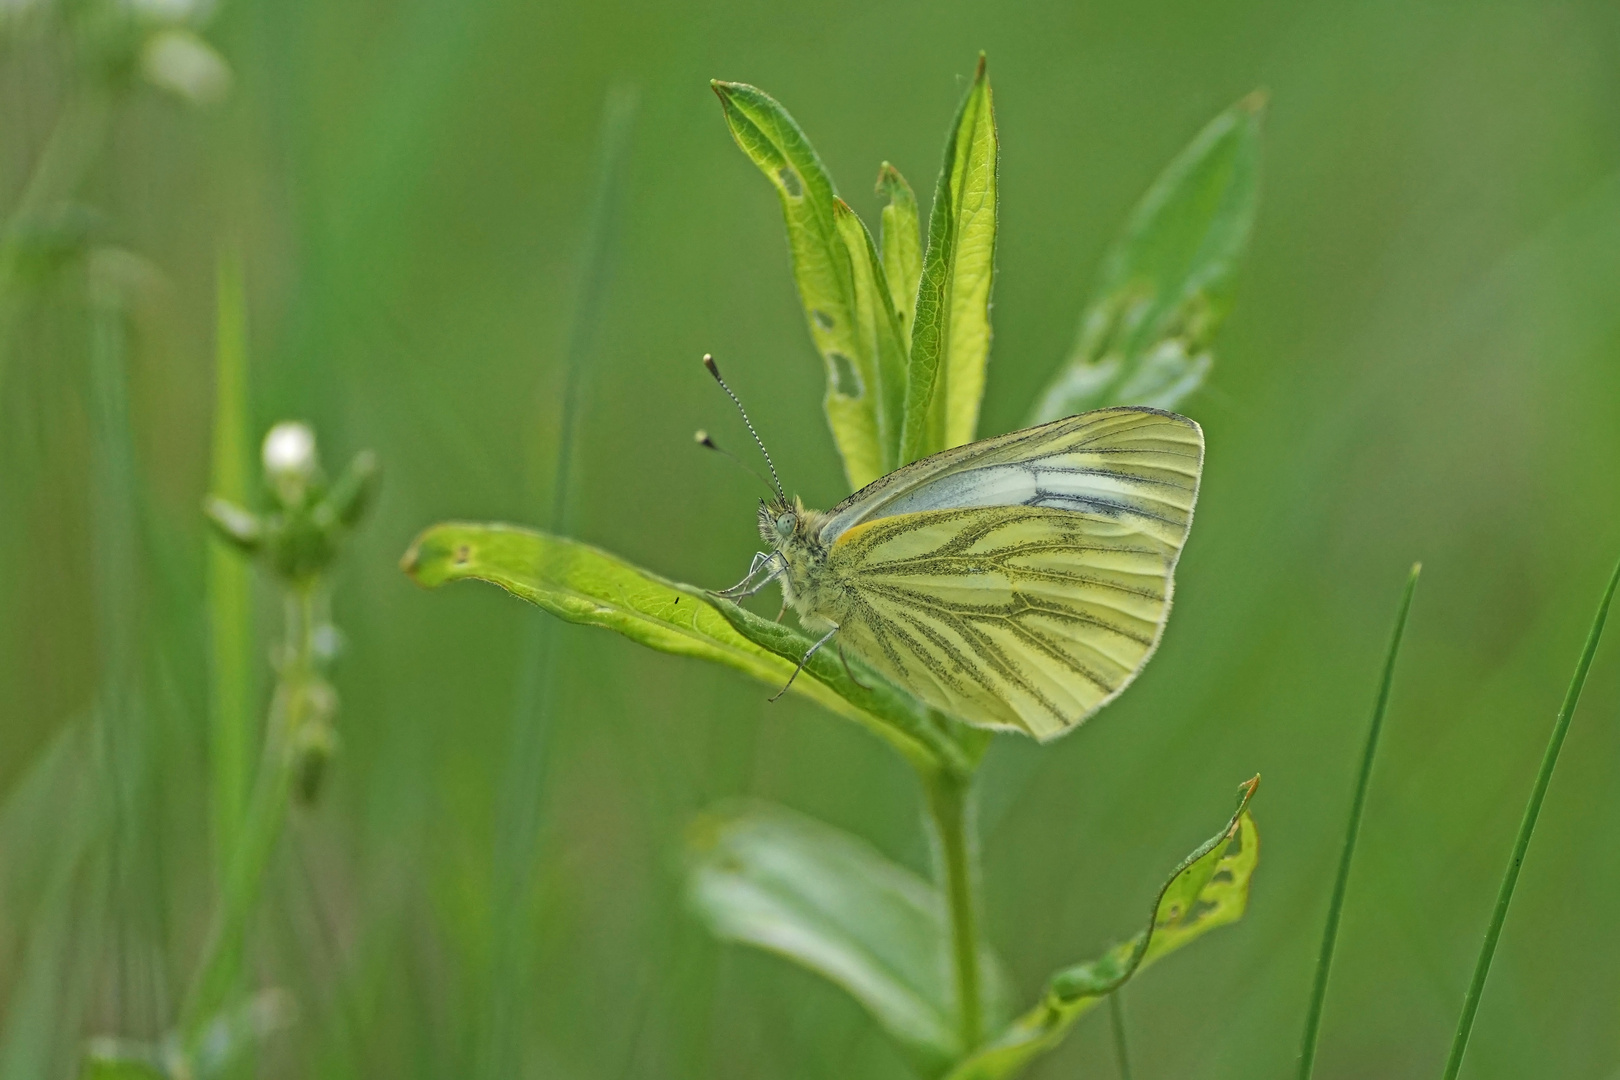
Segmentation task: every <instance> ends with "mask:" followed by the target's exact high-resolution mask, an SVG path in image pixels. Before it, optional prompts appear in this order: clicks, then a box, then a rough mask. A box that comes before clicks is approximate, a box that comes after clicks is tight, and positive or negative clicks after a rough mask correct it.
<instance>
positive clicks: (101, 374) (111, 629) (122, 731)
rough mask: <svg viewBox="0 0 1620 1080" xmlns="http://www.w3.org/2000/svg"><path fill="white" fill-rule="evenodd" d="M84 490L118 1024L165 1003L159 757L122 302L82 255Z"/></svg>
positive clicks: (136, 1022) (108, 278) (132, 1022)
mask: <svg viewBox="0 0 1620 1080" xmlns="http://www.w3.org/2000/svg"><path fill="white" fill-rule="evenodd" d="M86 278H87V282H86V283H87V286H88V301H89V312H88V314H89V323H90V325H89V332H90V340H89V349H90V391H91V393H90V397H91V402H92V408H91V414H90V415H91V423H90V429H91V453H92V469H91V495H92V502H91V505H92V510H93V517H92V523H93V528H92V543H91V550H92V556H93V560H94V571H93V579H92V580H93V581H94V585H95V607H96V630H97V634H96V637H97V643H98V646H99V648H98V653H99V655H98V657H97V660H98V666H99V671H98V676H97V678H98V688H97V696H98V703H97V707H96V716H97V721H98V724H97V727H98V731H99V734H100V747H99V753H100V759H99V762H98V765H99V768H100V771H101V773H102V778H103V782H104V787H103V790H102V792H101V798H102V800H103V807H102V809H103V812H104V813H105V814H106V815H107V827H106V833H105V836H106V840H107V843H108V845H109V848H108V853H107V859H106V863H105V867H104V869H105V873H104V876H103V881H102V884H101V887H102V889H103V890H104V892H105V896H106V904H107V908H106V910H107V911H108V913H109V916H110V921H109V924H108V927H107V933H108V935H109V936H108V938H107V946H108V947H107V954H106V956H105V958H104V959H105V961H106V962H107V966H106V968H105V969H104V970H105V972H106V974H107V975H108V976H109V977H110V984H109V985H110V990H111V997H110V1001H111V1009H110V1012H111V1015H112V1016H113V1017H114V1018H115V1019H116V1021H117V1023H118V1025H119V1027H121V1028H125V1029H129V1028H134V1029H137V1030H138V1029H141V1028H148V1027H151V1026H153V1025H155V1024H158V1023H160V1022H161V1020H162V1019H163V1018H164V1013H165V1012H166V1010H167V1007H168V1006H167V1002H166V1001H165V1000H164V994H165V988H164V987H163V986H162V983H161V978H162V973H161V967H160V963H159V961H158V959H157V957H158V956H159V955H160V954H161V939H162V935H163V927H164V919H163V912H162V910H161V907H160V905H161V899H160V897H161V888H160V883H161V851H160V849H159V845H158V835H157V831H156V829H157V820H158V819H157V809H158V804H157V801H156V797H157V795H158V790H157V785H156V783H155V781H154V776H153V773H154V770H155V769H156V767H157V765H158V762H159V761H160V760H161V757H160V748H159V747H158V746H157V745H156V738H155V731H154V725H153V724H152V722H151V712H150V710H149V708H148V698H147V695H146V692H145V691H146V689H147V683H146V682H145V680H144V679H143V666H142V660H143V658H144V656H145V655H146V653H145V646H146V644H147V643H146V639H145V635H144V634H143V633H142V629H141V628H142V617H143V609H142V604H141V584H142V578H143V573H142V571H143V558H142V556H143V553H144V552H143V547H142V543H141V529H140V522H141V520H142V508H141V489H140V482H139V477H138V475H137V472H136V464H135V440H134V435H133V432H132V430H131V420H130V393H129V358H130V335H129V321H128V320H129V310H128V303H127V297H126V296H125V295H123V292H122V290H121V289H120V287H119V285H118V284H117V282H116V281H115V280H113V276H112V275H110V274H105V273H103V271H102V268H100V267H98V266H97V264H96V261H95V260H94V259H92V260H90V261H89V263H88V265H87V275H86Z"/></svg>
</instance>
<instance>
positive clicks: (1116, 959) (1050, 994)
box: [948, 776, 1260, 1080]
mask: <svg viewBox="0 0 1620 1080" xmlns="http://www.w3.org/2000/svg"><path fill="white" fill-rule="evenodd" d="M1259 786H1260V778H1259V777H1258V776H1257V777H1255V778H1254V779H1252V780H1249V781H1247V782H1246V783H1245V784H1244V785H1243V786H1242V788H1240V789H1239V791H1240V794H1239V798H1238V805H1237V809H1236V810H1235V811H1234V812H1233V814H1232V817H1231V820H1229V821H1228V822H1227V823H1226V827H1225V828H1223V829H1222V830H1221V831H1220V832H1218V833H1216V834H1215V835H1214V836H1212V837H1210V838H1209V839H1208V840H1206V841H1205V842H1204V843H1203V844H1201V845H1199V847H1198V848H1197V849H1196V850H1194V851H1193V853H1192V854H1191V855H1189V856H1187V858H1186V859H1185V860H1184V861H1183V862H1182V864H1181V865H1180V866H1178V867H1176V870H1175V872H1174V873H1172V874H1171V875H1170V878H1169V880H1168V881H1166V882H1165V883H1164V886H1163V888H1161V889H1160V890H1159V895H1158V896H1157V897H1155V898H1154V901H1153V910H1152V913H1151V915H1150V917H1149V920H1148V925H1147V928H1146V929H1145V930H1143V931H1142V932H1141V933H1139V934H1137V935H1136V936H1135V937H1133V938H1132V939H1131V940H1129V941H1126V942H1123V943H1122V944H1119V945H1116V946H1114V947H1113V948H1112V949H1110V950H1108V952H1106V953H1104V954H1103V955H1102V956H1101V957H1099V958H1097V959H1096V960H1091V961H1088V962H1086V963H1083V964H1077V965H1075V966H1074V967H1071V968H1065V969H1064V970H1062V971H1059V972H1058V973H1057V974H1055V975H1053V976H1052V978H1051V979H1050V980H1049V981H1048V982H1047V988H1046V996H1045V999H1044V1000H1043V1001H1042V1002H1041V1003H1040V1004H1039V1005H1037V1006H1035V1008H1033V1009H1031V1010H1030V1011H1029V1012H1027V1013H1025V1014H1024V1015H1023V1016H1021V1017H1019V1018H1018V1019H1017V1020H1015V1021H1013V1022H1012V1024H1010V1025H1009V1026H1008V1027H1007V1028H1006V1029H1005V1030H1004V1031H1002V1032H1001V1034H999V1035H997V1036H996V1037H995V1038H994V1039H992V1040H991V1041H990V1042H989V1043H988V1044H987V1045H986V1046H984V1047H982V1048H980V1049H979V1050H978V1051H976V1052H975V1053H974V1054H973V1055H972V1056H971V1057H969V1058H968V1059H967V1060H966V1061H964V1062H962V1063H961V1064H960V1065H958V1066H957V1067H956V1068H955V1069H953V1070H952V1071H951V1073H950V1076H949V1078H948V1080H1004V1078H1006V1077H1011V1076H1015V1075H1017V1074H1018V1073H1019V1072H1020V1071H1022V1070H1023V1069H1024V1067H1025V1066H1027V1065H1028V1064H1029V1063H1030V1062H1032V1061H1034V1060H1035V1059H1036V1058H1038V1057H1040V1056H1041V1055H1042V1054H1045V1053H1047V1052H1049V1051H1051V1050H1053V1049H1055V1048H1056V1047H1057V1046H1058V1044H1060V1043H1061V1042H1062V1041H1063V1039H1064V1037H1065V1036H1067V1035H1068V1033H1069V1029H1070V1028H1071V1027H1073V1026H1074V1023H1075V1021H1076V1020H1078V1019H1080V1017H1081V1016H1083V1015H1085V1014H1086V1013H1087V1012H1090V1011H1091V1009H1092V1007H1093V1006H1095V1005H1097V1004H1099V1003H1100V1002H1101V1001H1102V1000H1103V999H1104V998H1105V997H1106V996H1107V995H1108V994H1110V993H1112V992H1113V991H1115V990H1117V989H1119V988H1120V987H1121V986H1123V985H1124V984H1125V983H1126V982H1127V981H1128V980H1130V979H1131V978H1132V977H1133V976H1135V975H1137V974H1138V973H1139V972H1141V970H1142V969H1143V968H1145V967H1147V966H1148V965H1149V964H1152V963H1153V962H1154V961H1156V960H1158V959H1159V958H1160V957H1162V956H1165V955H1166V954H1168V953H1172V952H1174V951H1175V950H1177V949H1179V948H1181V947H1182V946H1183V945H1186V944H1188V943H1189V942H1191V941H1193V940H1194V939H1196V938H1199V937H1202V936H1203V935H1204V934H1207V933H1209V932H1210V931H1211V930H1213V929H1215V928H1216V927H1219V926H1225V925H1227V924H1228V923H1232V922H1236V921H1237V920H1238V919H1240V918H1242V917H1243V911H1244V908H1245V907H1247V905H1248V902H1249V883H1250V881H1251V879H1252V878H1253V876H1254V868H1255V865H1256V863H1257V862H1258V861H1259V858H1260V834H1259V832H1258V831H1257V830H1256V829H1255V824H1254V818H1253V817H1252V816H1251V815H1250V814H1249V800H1250V799H1252V798H1253V797H1254V793H1255V790H1256V789H1257V788H1258V787H1259Z"/></svg>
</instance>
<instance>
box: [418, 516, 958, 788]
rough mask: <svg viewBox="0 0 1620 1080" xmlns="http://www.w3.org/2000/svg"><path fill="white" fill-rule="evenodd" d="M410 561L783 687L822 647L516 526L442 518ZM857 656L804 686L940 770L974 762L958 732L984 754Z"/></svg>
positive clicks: (826, 665) (424, 580)
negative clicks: (798, 665) (969, 759)
mask: <svg viewBox="0 0 1620 1080" xmlns="http://www.w3.org/2000/svg"><path fill="white" fill-rule="evenodd" d="M400 566H401V568H402V569H403V570H404V571H405V572H406V573H407V574H409V575H410V576H411V577H412V578H413V579H415V581H416V582H417V583H418V584H420V585H423V586H426V587H429V588H434V587H437V586H439V585H443V584H444V583H446V582H450V581H463V580H477V581H487V582H489V583H491V584H493V585H499V586H500V587H501V588H503V589H505V590H506V591H507V592H509V593H511V594H512V595H514V596H516V597H519V598H521V599H523V600H527V601H529V602H530V603H531V604H534V605H536V606H538V607H540V608H543V609H545V610H546V611H548V612H550V613H551V614H553V615H556V616H557V617H558V618H561V619H565V620H567V621H569V622H575V623H583V624H586V625H589V626H600V627H605V628H606V629H609V630H615V631H617V632H619V633H620V634H623V635H624V636H625V637H628V638H630V639H631V640H632V641H636V642H639V643H641V644H643V645H646V646H648V647H649V648H653V649H657V650H659V651H660V652H667V653H674V654H676V655H677V656H695V657H698V658H700V659H704V660H711V661H714V662H715V663H719V664H723V665H725V666H726V667H730V668H734V669H736V670H738V671H741V672H743V673H744V674H746V675H750V676H752V677H754V678H756V679H758V680H760V681H761V682H763V683H766V684H767V685H770V686H772V687H773V688H780V687H782V686H783V685H784V684H786V683H787V681H788V678H789V676H791V675H792V674H793V669H794V667H795V665H796V663H797V661H798V658H799V657H801V656H803V655H804V653H805V651H806V650H808V649H809V647H810V645H811V644H812V642H811V641H810V639H809V638H807V637H805V636H804V635H803V634H801V633H799V632H798V631H796V630H794V629H792V628H791V627H788V626H784V625H782V624H781V623H776V622H771V621H770V620H768V619H763V618H761V617H759V616H757V615H754V614H753V613H751V612H749V611H747V610H745V609H743V608H740V607H738V606H737V605H735V604H731V603H728V602H727V601H724V600H721V599H719V598H718V597H714V596H711V595H710V594H708V593H706V592H704V591H703V590H702V589H698V588H696V587H694V586H691V585H682V584H679V583H676V582H673V581H668V580H666V579H664V578H661V577H659V576H657V575H656V574H651V573H648V572H647V571H645V570H641V569H639V568H637V567H634V566H631V565H630V564H629V563H627V562H625V561H623V560H622V559H619V558H617V557H615V556H613V555H610V554H608V553H607V552H605V551H602V550H601V549H599V548H594V547H591V546H590V545H588V544H581V543H579V542H577V541H574V540H567V539H564V538H562V537H557V536H551V535H549V534H547V533H542V532H536V531H533V530H529V529H522V528H518V527H516V526H513V525H498V524H476V523H471V522H446V523H444V524H440V525H435V526H433V527H431V528H429V529H427V530H426V531H424V532H423V533H422V534H421V535H420V536H418V537H417V538H416V541H415V542H414V543H413V544H412V545H411V547H410V550H409V551H407V552H406V553H405V556H404V558H403V559H402V560H401V561H400ZM847 660H848V665H849V670H846V669H845V663H844V661H842V660H840V658H839V657H838V656H837V655H836V650H834V649H824V650H822V651H820V652H818V653H816V655H815V656H813V657H811V659H810V662H809V663H808V664H807V665H806V666H805V669H804V672H803V673H802V674H800V675H799V677H798V678H796V679H794V680H793V685H792V690H793V692H794V693H796V694H802V695H803V696H805V697H807V698H810V699H811V700H813V701H816V702H818V703H820V704H821V705H824V706H826V707H827V708H828V709H831V710H832V711H833V712H834V713H837V714H838V715H840V716H843V717H846V718H847V719H850V720H854V721H856V722H857V723H859V724H862V725H864V726H866V727H867V728H869V729H871V730H872V731H874V732H876V733H877V734H878V735H880V736H882V737H883V738H884V739H886V740H887V741H888V742H890V743H891V744H892V745H893V746H894V747H895V748H896V749H898V750H899V751H900V752H901V753H903V754H905V755H906V756H907V758H908V759H910V760H912V761H914V762H918V763H920V764H923V765H925V766H928V767H945V768H952V769H957V770H961V769H964V768H966V767H967V765H966V760H967V759H966V757H965V756H964V755H965V754H967V753H968V752H969V751H967V750H964V749H963V747H962V746H961V745H959V744H958V743H957V741H956V740H957V738H961V739H962V740H963V741H964V743H965V744H966V745H967V746H968V747H970V748H972V752H974V753H978V752H982V750H983V745H984V740H983V738H982V737H981V736H977V735H976V734H975V733H973V732H969V731H966V730H962V729H957V728H955V727H954V726H951V725H950V721H948V720H947V719H946V718H944V717H943V716H941V715H940V714H939V713H937V712H936V711H934V710H931V709H928V708H927V707H926V706H924V705H922V704H920V703H919V702H918V701H917V700H916V699H915V698H913V697H912V696H911V695H910V694H907V693H906V692H905V691H904V690H901V689H900V688H898V687H896V686H894V685H893V684H892V683H890V682H888V681H887V680H885V679H884V678H883V677H882V676H881V675H879V674H878V673H877V672H876V671H873V670H872V669H871V668H869V667H867V666H866V665H864V664H862V663H861V662H860V661H859V660H858V659H856V658H855V657H848V658H847ZM851 671H853V672H854V676H853V677H852V676H851V674H850V672H851ZM863 684H864V685H863Z"/></svg>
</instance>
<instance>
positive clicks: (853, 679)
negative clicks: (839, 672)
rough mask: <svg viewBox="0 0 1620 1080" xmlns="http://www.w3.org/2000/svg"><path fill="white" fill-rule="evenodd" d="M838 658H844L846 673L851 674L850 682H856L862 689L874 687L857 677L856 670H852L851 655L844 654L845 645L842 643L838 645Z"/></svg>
mask: <svg viewBox="0 0 1620 1080" xmlns="http://www.w3.org/2000/svg"><path fill="white" fill-rule="evenodd" d="M838 659H840V660H842V661H843V662H844V674H845V675H848V676H849V681H850V682H852V683H854V684H855V685H856V686H858V687H860V688H861V689H862V690H870V689H872V688H871V687H870V686H867V685H866V684H865V683H863V682H861V680H859V679H857V678H856V677H855V672H854V671H852V670H850V666H849V657H847V656H845V655H844V647H843V646H842V645H839V646H838Z"/></svg>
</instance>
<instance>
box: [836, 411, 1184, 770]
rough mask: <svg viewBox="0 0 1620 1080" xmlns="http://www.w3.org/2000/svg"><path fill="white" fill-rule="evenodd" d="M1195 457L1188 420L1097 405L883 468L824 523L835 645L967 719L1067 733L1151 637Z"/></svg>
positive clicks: (1123, 678) (1098, 703)
mask: <svg viewBox="0 0 1620 1080" xmlns="http://www.w3.org/2000/svg"><path fill="white" fill-rule="evenodd" d="M1202 460H1203V437H1202V433H1201V432H1200V431H1199V429H1198V426H1197V425H1196V424H1194V423H1193V422H1192V421H1190V420H1187V419H1186V418H1184V417H1181V416H1176V415H1175V414H1171V413H1162V412H1157V411H1155V410H1147V409H1106V410H1100V411H1098V412H1094V413H1087V414H1084V415H1082V416H1077V417H1070V418H1068V419H1066V420H1059V421H1054V422H1053V423H1051V424H1046V425H1042V426H1041V427H1037V428H1030V429H1028V430H1026V431H1020V432H1014V433H1012V434H1011V435H1006V436H1002V437H1001V438H999V439H990V440H985V441H984V442H983V443H975V444H972V445H970V446H966V447H959V448H957V449H956V450H952V451H946V452H945V453H944V454H940V455H935V457H933V458H928V459H925V460H923V461H920V462H917V463H916V464H915V465H912V466H908V467H907V468H906V469H902V470H900V471H899V472H897V473H893V474H891V475H890V476H888V477H885V478H884V479H883V480H879V481H877V483H875V484H873V485H871V486H870V487H868V488H866V489H863V490H862V491H861V492H858V493H856V495H854V496H852V497H851V498H850V499H849V500H847V501H846V502H845V503H844V504H842V505H841V506H839V507H838V508H836V509H835V510H833V511H832V513H831V514H830V515H829V518H830V520H829V523H828V524H827V525H825V526H824V527H823V531H822V536H823V537H828V534H829V531H831V532H832V533H833V535H832V537H831V538H830V539H831V541H832V543H831V548H830V550H829V553H828V560H827V564H826V567H825V572H826V573H827V574H828V575H829V577H830V578H831V579H832V580H834V581H836V582H837V583H838V585H839V586H840V588H839V589H838V590H837V592H838V594H839V595H840V596H841V597H842V598H843V601H842V603H841V605H840V606H841V607H842V608H843V610H841V611H838V612H836V613H829V614H831V615H835V617H836V621H837V622H838V623H839V627H840V629H839V639H840V641H841V642H843V643H844V644H846V645H848V646H851V647H853V648H854V649H855V650H856V651H858V652H859V653H860V654H861V655H862V656H864V657H866V658H867V659H868V660H869V661H871V662H872V663H874V664H876V665H877V666H878V667H879V668H881V669H883V670H884V671H885V672H886V673H887V674H888V675H890V676H891V677H893V678H895V679H897V680H898V681H900V682H901V683H903V684H904V685H907V686H909V687H911V688H912V689H913V691H914V692H916V693H918V695H919V696H920V697H922V698H923V699H924V700H927V701H929V702H930V703H931V704H934V705H937V706H939V707H941V708H943V709H945V710H947V711H949V712H951V713H954V714H956V715H957V716H959V717H961V718H962V719H964V720H967V721H969V722H971V723H976V724H981V725H988V726H995V727H1012V728H1019V729H1022V730H1025V731H1028V732H1029V733H1031V734H1033V735H1035V736H1037V737H1038V738H1049V737H1051V736H1054V735H1057V734H1060V733H1062V732H1064V731H1067V730H1068V729H1070V728H1072V727H1074V726H1075V725H1076V724H1078V723H1080V722H1081V721H1082V720H1084V719H1085V718H1086V717H1087V716H1089V715H1091V714H1092V713H1094V712H1095V711H1096V710H1097V709H1099V708H1101V707H1102V706H1103V705H1104V704H1106V703H1107V702H1108V701H1109V700H1110V699H1112V698H1113V697H1114V696H1115V695H1117V694H1118V693H1119V692H1120V691H1121V690H1122V689H1124V687H1125V686H1126V685H1127V684H1128V683H1129V682H1130V680H1131V679H1132V678H1134V677H1135V675H1136V673H1137V671H1139V670H1140V669H1141V667H1142V665H1143V664H1145V663H1146V662H1147V660H1148V658H1149V657H1150V656H1151V655H1152V653H1153V650H1154V648H1155V647H1156V645H1157V644H1158V639H1159V635H1160V633H1161V632H1162V630H1163V627H1164V622H1165V619H1166V617H1167V616H1168V614H1169V608H1170V598H1171V592H1172V590H1173V575H1174V571H1175V565H1176V560H1177V559H1178V558H1179V556H1180V553H1181V547H1182V544H1183V543H1184V542H1185V540H1186V535H1187V529H1188V526H1189V525H1190V523H1191V519H1192V510H1193V504H1194V502H1195V500H1196V498H1197V490H1198V480H1199V474H1200V468H1201V465H1202ZM908 474H910V475H909V476H908ZM874 489H877V490H874ZM863 497H864V498H863ZM835 525H837V526H841V527H838V528H836V529H835V528H834V526H835Z"/></svg>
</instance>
